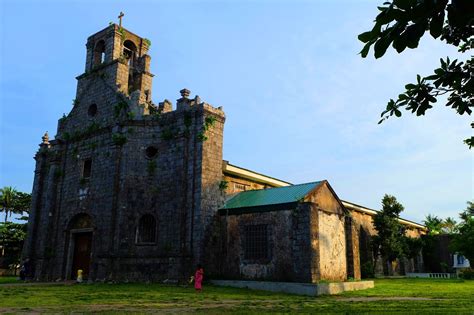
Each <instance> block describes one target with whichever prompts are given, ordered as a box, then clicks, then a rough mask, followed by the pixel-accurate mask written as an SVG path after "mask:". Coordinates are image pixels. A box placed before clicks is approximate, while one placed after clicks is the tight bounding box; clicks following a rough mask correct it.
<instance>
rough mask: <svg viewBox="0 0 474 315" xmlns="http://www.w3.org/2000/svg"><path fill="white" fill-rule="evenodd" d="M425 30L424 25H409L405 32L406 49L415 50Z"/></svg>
mask: <svg viewBox="0 0 474 315" xmlns="http://www.w3.org/2000/svg"><path fill="white" fill-rule="evenodd" d="M425 28H426V24H425V23H417V24H412V25H409V26H408V27H407V28H406V30H405V32H403V34H405V36H406V41H407V47H408V48H412V49H413V48H416V47H418V43H419V41H420V38H421V37H422V36H423V34H424V33H425Z"/></svg>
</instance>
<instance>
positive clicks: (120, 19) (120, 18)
mask: <svg viewBox="0 0 474 315" xmlns="http://www.w3.org/2000/svg"><path fill="white" fill-rule="evenodd" d="M124 15H125V14H124V13H123V12H122V11H120V14H119V16H118V18H119V26H120V27H122V18H123V16H124Z"/></svg>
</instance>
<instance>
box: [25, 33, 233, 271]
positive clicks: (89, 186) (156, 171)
mask: <svg viewBox="0 0 474 315" xmlns="http://www.w3.org/2000/svg"><path fill="white" fill-rule="evenodd" d="M122 36H123V37H122ZM100 40H104V41H105V42H106V45H105V60H104V63H102V64H99V65H97V64H95V63H94V60H93V59H89V58H93V56H92V55H93V49H94V47H95V44H96V43H97V41H100ZM124 40H132V41H133V42H134V43H135V45H136V46H137V47H138V51H137V58H138V59H137V62H138V63H137V64H135V65H134V67H133V68H132V67H131V66H129V64H127V62H126V61H124V60H122V54H121V52H122V45H123V42H124ZM147 48H148V47H147V44H145V42H144V40H143V39H142V38H140V37H138V36H136V35H134V34H133V33H130V32H128V31H126V30H124V34H123V35H122V33H121V32H120V30H119V29H118V27H117V26H116V25H113V26H110V27H108V28H106V29H105V30H103V31H101V32H99V33H97V34H95V35H93V36H91V37H90V38H89V40H88V45H87V49H88V53H87V58H88V59H87V62H86V70H87V72H86V73H84V74H83V75H81V76H79V77H78V88H77V94H76V95H77V96H76V100H75V102H74V107H73V109H72V111H71V112H70V113H69V114H68V115H67V116H65V117H64V118H62V119H60V120H59V123H58V132H57V135H56V139H55V140H52V141H49V139H44V141H43V144H42V145H41V147H40V150H39V151H38V153H37V155H36V161H37V164H36V170H35V182H34V188H33V196H32V198H33V206H32V213H31V215H30V221H29V232H28V239H27V242H26V245H25V250H24V256H25V257H29V258H31V259H32V260H33V262H34V264H35V277H36V278H38V279H41V280H56V279H69V278H70V277H71V273H72V272H71V268H72V259H73V257H72V253H73V251H74V242H73V239H74V234H73V233H75V232H77V231H76V229H75V228H73V227H72V225H71V224H72V222H74V220H75V218H78V217H79V215H87V216H88V217H90V218H91V222H92V223H91V226H87V228H86V229H87V231H91V232H92V250H91V265H90V273H89V278H91V279H94V280H95V279H119V280H156V279H158V278H163V279H166V278H172V279H177V278H181V279H183V278H187V277H188V276H189V274H190V273H192V270H194V266H193V265H195V264H196V263H198V262H200V260H201V259H202V251H203V247H204V246H205V242H204V238H205V237H207V234H209V226H210V224H211V221H212V218H213V217H214V216H215V212H216V210H217V209H218V207H219V206H220V205H221V204H222V202H223V192H222V191H221V190H220V189H219V183H220V181H221V180H222V137H223V126H224V121H225V115H224V112H223V111H222V109H220V108H214V107H212V106H210V105H209V104H206V103H204V102H201V100H200V99H199V97H197V96H196V97H195V98H194V99H189V98H188V97H189V94H190V91H188V90H186V89H183V90H182V91H181V98H180V99H179V100H178V102H177V109H176V110H174V111H173V110H172V108H171V102H169V101H166V102H164V103H163V104H165V103H166V104H165V105H166V108H164V107H165V106H163V109H166V110H164V111H163V112H161V113H160V112H158V111H157V107H155V106H154V105H153V104H152V103H151V102H149V103H146V104H144V103H141V102H142V101H143V100H144V99H145V97H146V98H148V97H149V96H150V95H146V96H145V94H146V93H145V92H146V91H145V90H146V89H149V88H151V77H152V75H151V74H150V73H149V72H148V69H149V57H148V56H147V55H146V53H147ZM140 58H144V59H140ZM141 62H144V63H141ZM128 71H133V72H134V73H135V74H137V73H138V74H139V75H141V76H142V77H140V78H138V79H137V80H138V81H137V82H138V83H139V84H138V85H137V87H138V90H136V91H130V90H129V89H127V86H126V84H128V74H129V73H130V72H128ZM137 71H138V72H137ZM147 80H148V81H147ZM93 104H94V105H95V106H96V107H95V110H94V111H91V105H93ZM147 106H148V107H147ZM152 107H153V108H155V111H154V112H153V113H152V112H150V110H145V109H146V108H148V109H150V108H152ZM150 148H151V149H152V150H150ZM86 161H91V172H90V173H91V174H90V176H89V177H87V178H85V177H84V168H85V162H86ZM144 215H151V216H152V218H153V220H154V222H155V223H156V229H155V232H156V237H155V241H152V242H147V243H142V242H139V240H138V236H137V235H138V230H137V228H138V225H139V221H140V218H142V216H144ZM150 273H153V276H152V277H151V278H150V275H149V274H150Z"/></svg>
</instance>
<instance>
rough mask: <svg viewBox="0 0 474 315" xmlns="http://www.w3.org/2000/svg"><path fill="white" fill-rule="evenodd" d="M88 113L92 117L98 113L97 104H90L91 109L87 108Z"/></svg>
mask: <svg viewBox="0 0 474 315" xmlns="http://www.w3.org/2000/svg"><path fill="white" fill-rule="evenodd" d="M87 114H88V115H89V116H90V117H94V116H95V115H96V114H97V105H96V104H92V105H91V106H89V109H88V110H87Z"/></svg>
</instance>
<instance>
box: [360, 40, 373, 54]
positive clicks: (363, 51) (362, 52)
mask: <svg viewBox="0 0 474 315" xmlns="http://www.w3.org/2000/svg"><path fill="white" fill-rule="evenodd" d="M371 45H372V42H368V43H367V44H365V45H364V48H362V50H361V51H360V53H359V54H360V55H361V57H362V58H365V57H367V54H368V53H369V49H370V46H371Z"/></svg>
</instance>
